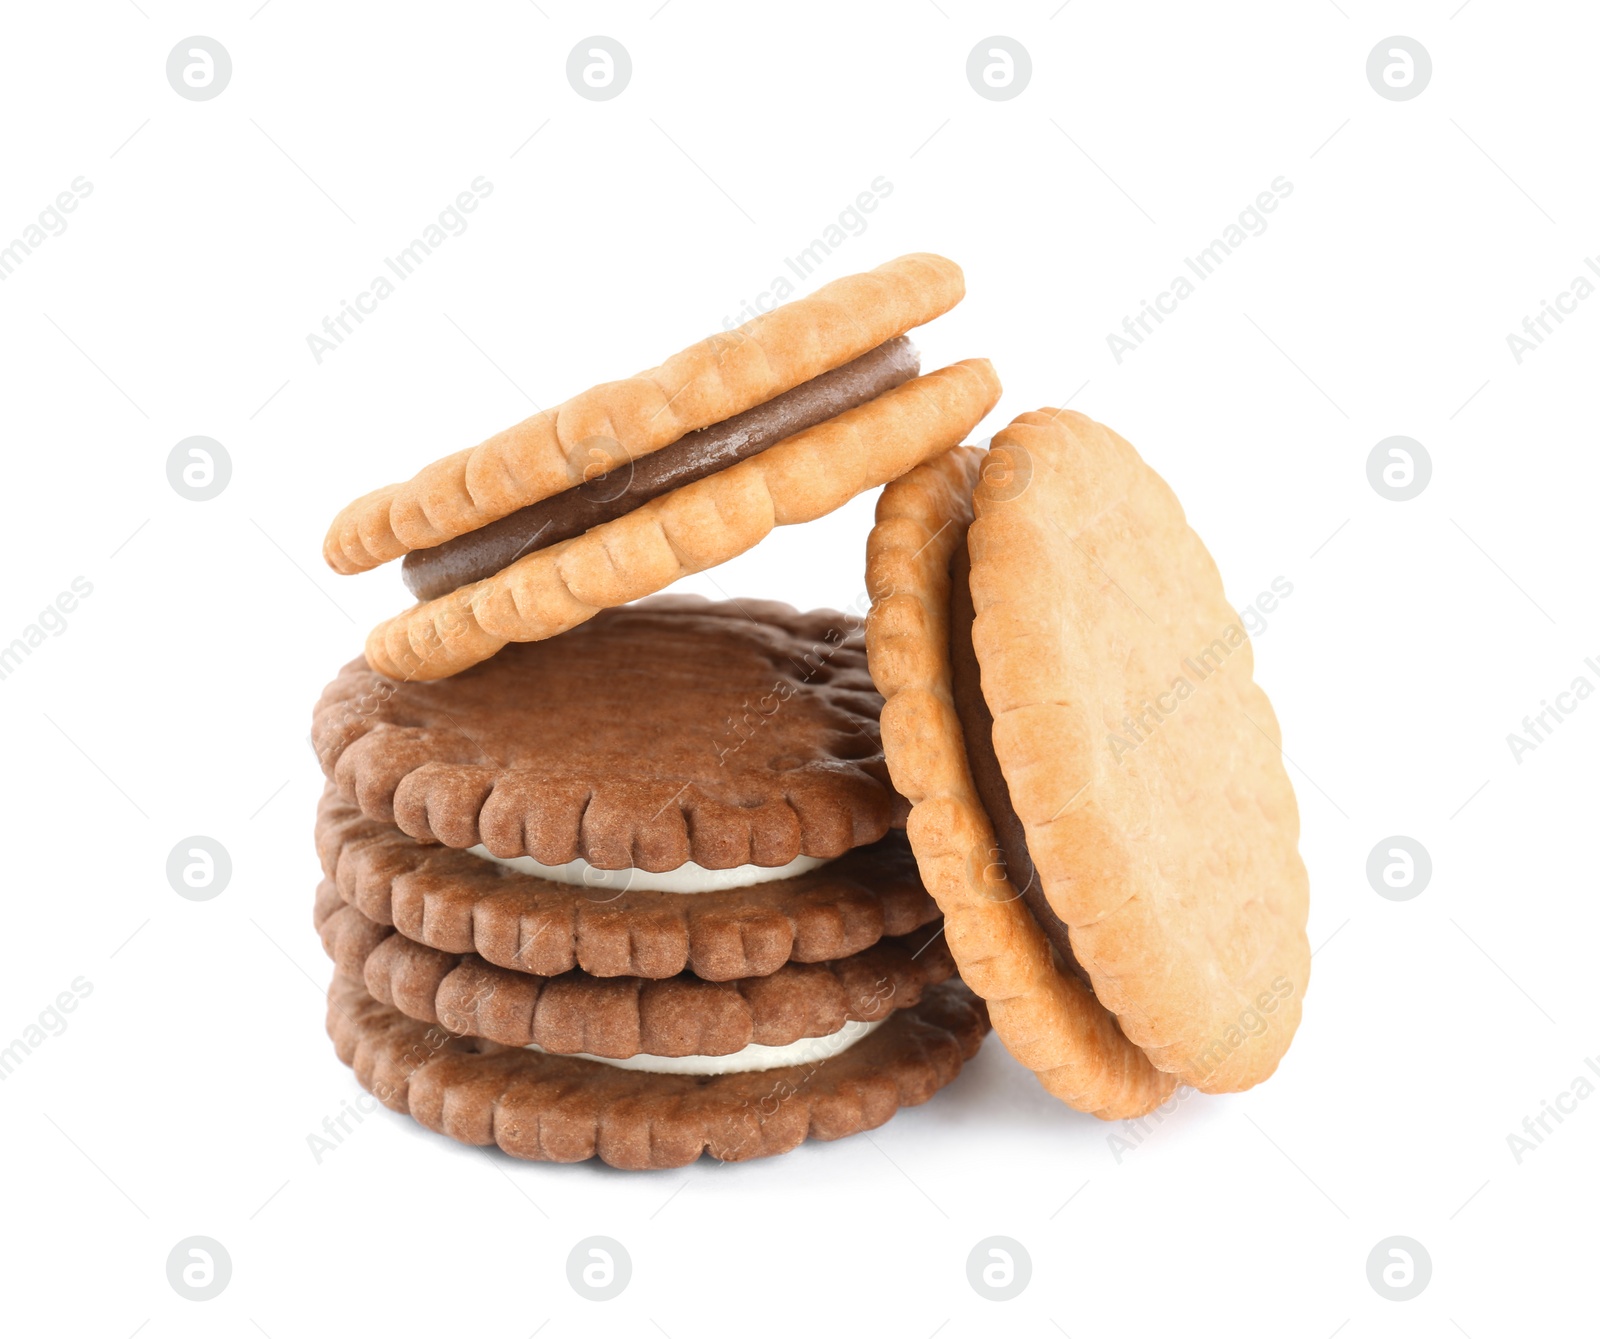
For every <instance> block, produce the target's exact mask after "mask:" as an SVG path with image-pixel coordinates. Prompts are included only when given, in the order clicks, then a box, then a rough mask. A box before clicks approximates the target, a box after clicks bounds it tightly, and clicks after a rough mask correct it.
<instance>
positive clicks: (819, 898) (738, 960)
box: [317, 786, 939, 981]
mask: <svg viewBox="0 0 1600 1339" xmlns="http://www.w3.org/2000/svg"><path fill="white" fill-rule="evenodd" d="M317 850H318V852H319V854H320V856H321V859H322V867H323V872H324V874H325V875H326V877H327V878H328V880H329V881H330V883H331V886H332V887H333V888H334V889H335V890H336V891H337V893H338V895H339V896H340V897H341V898H342V899H343V900H344V901H346V902H348V903H349V904H350V905H351V906H353V907H355V908H356V909H357V910H359V911H360V912H361V913H362V914H363V915H364V916H366V917H368V918H369V919H371V920H373V921H376V922H378V923H380V924H383V925H392V926H394V927H395V928H396V929H398V930H399V931H400V932H401V933H402V934H404V935H406V936H407V937H408V938H410V939H413V940H416V941H417V942H418V943H420V944H426V945H428V946H429V947H431V948H435V949H439V950H440V951H442V952H446V953H476V954H478V955H479V956H480V957H482V958H484V959H485V960H487V961H489V962H492V963H497V964H499V965H500V966H502V967H510V968H513V969H515V970H517V971H522V972H534V973H537V974H539V975H541V976H558V975H560V974H561V973H562V972H568V971H571V970H572V969H573V968H575V967H576V968H582V969H583V970H584V971H585V972H587V973H589V974H590V975H591V976H647V977H656V978H661V977H669V976H676V975H677V974H678V973H679V972H683V971H691V972H693V973H695V975H697V976H699V977H702V978H704V979H705V980H707V981H732V980H735V979H737V978H739V977H743V976H764V975H766V974H767V973H768V972H775V971H777V969H778V968H779V967H781V966H783V964H784V963H786V962H791V961H792V962H825V961H827V960H829V959H831V958H843V957H846V956H848V955H849V954H852V953H859V952H861V950H863V949H865V948H869V947H871V946H872V945H873V944H875V943H877V941H878V940H879V939H881V938H883V937H884V936H886V935H904V934H909V933H910V932H911V931H913V930H916V929H918V928H919V927H921V926H925V925H929V924H931V923H932V922H933V921H935V920H937V919H938V916H939V908H938V905H937V904H936V903H935V902H934V900H933V899H932V898H931V897H929V896H928V894H927V891H926V890H925V889H924V888H923V886H922V879H921V877H920V876H919V875H918V873H917V865H916V861H915V860H914V859H913V858H912V855H911V848H910V846H909V845H908V844H907V842H906V839H905V834H904V833H901V832H895V831H891V832H889V833H887V834H886V835H885V836H884V837H883V838H881V839H880V840H879V841H876V842H874V843H873V844H872V845H870V846H858V847H856V848H855V849H854V850H852V851H847V852H845V854H844V855H842V856H840V857H839V858H838V859H836V860H830V861H827V862H826V863H825V864H822V865H820V866H818V867H817V868H815V869H807V870H804V871H802V872H800V873H797V874H793V875H791V876H790V877H788V878H783V879H767V880H765V881H763V882H760V883H749V884H745V885H744V886H742V887H729V888H721V889H712V890H710V891H707V892H701V893H696V894H695V895H694V896H692V897H686V896H684V895H682V894H681V893H677V892H674V891H672V890H670V889H662V888H636V887H620V888H619V887H615V886H611V883H610V881H609V879H608V876H609V875H610V874H611V873H612V872H611V871H600V870H595V869H590V870H588V871H587V881H585V880H583V879H580V880H579V881H578V882H567V881H564V880H556V879H546V878H542V877H540V876H539V875H537V874H530V873H525V872H524V871H522V870H520V869H518V868H516V867H515V866H514V865H512V864H507V863H504V862H501V861H495V860H484V859H482V858H480V857H479V856H478V855H476V854H473V853H472V852H469V851H458V850H455V849H453V848H451V847H448V846H440V845H436V844H424V843H420V842H417V841H415V840H413V839H412V838H410V837H408V836H406V835H405V833H403V832H401V831H400V830H399V829H398V828H396V827H394V826H393V825H392V824H389V823H378V822H375V821H374V820H372V819H370V818H367V817H366V816H365V815H364V814H362V813H361V811H360V810H359V809H357V808H356V807H355V806H354V805H352V804H349V803H347V802H346V801H344V800H343V799H341V798H340V797H339V794H338V792H337V791H336V790H334V789H333V788H332V787H331V786H330V787H329V789H328V791H327V793H326V794H325V795H324V796H323V799H322V803H321V806H320V807H319V809H318V811H317ZM624 881H627V880H626V877H625V879H624Z"/></svg>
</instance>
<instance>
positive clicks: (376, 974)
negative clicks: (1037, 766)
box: [317, 881, 955, 1060]
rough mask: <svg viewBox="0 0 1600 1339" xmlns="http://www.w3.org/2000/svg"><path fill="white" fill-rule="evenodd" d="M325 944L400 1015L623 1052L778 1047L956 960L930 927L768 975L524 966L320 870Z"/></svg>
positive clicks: (886, 998)
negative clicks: (400, 922) (607, 973)
mask: <svg viewBox="0 0 1600 1339" xmlns="http://www.w3.org/2000/svg"><path fill="white" fill-rule="evenodd" d="M317 928H318V930H319V931H320V933H321V935H322V946H323V948H325V949H326V950H327V952H328V956H329V957H330V958H332V959H333V962H334V965H335V966H336V967H337V968H338V969H339V970H340V971H341V972H343V973H344V974H345V975H346V976H349V977H352V978H356V979H359V980H363V981H365V983H366V987H367V991H368V993H370V994H371V995H372V997H373V998H374V999H376V1000H378V1001H380V1002H381V1003H383V1004H391V1005H393V1006H394V1007H395V1008H397V1009H399V1010H400V1012H401V1013H403V1014H405V1015H406V1016H407V1017H408V1018H414V1019H417V1020H418V1021H419V1022H423V1023H441V1024H443V1025H444V1026H445V1027H446V1028H448V1029H449V1030H450V1031H451V1032H456V1033H464V1034H466V1035H468V1036H473V1037H485V1038H487V1039H488V1040H490V1041H497V1042H500V1043H502V1044H503V1045H506V1046H527V1045H530V1044H532V1045H536V1046H542V1047H543V1048H544V1049H545V1050H547V1051H554V1052H557V1053H559V1054H562V1055H570V1054H574V1053H578V1052H582V1053H584V1054H588V1055H603V1056H607V1057H609V1058H612V1059H617V1060H622V1059H626V1058H628V1057H629V1056H634V1055H639V1054H641V1053H642V1054H645V1055H667V1056H683V1055H732V1054H733V1052H735V1051H740V1050H743V1049H744V1048H745V1047H746V1046H750V1045H752V1044H755V1045H760V1046H787V1045H789V1043H791V1042H795V1041H799V1040H800V1039H801V1038H803V1037H825V1036H828V1035H830V1034H831V1033H834V1032H837V1031H838V1030H839V1029H840V1028H842V1027H843V1026H844V1025H845V1024H846V1023H847V1022H849V1021H852V1020H855V1021H859V1022H873V1021H875V1020H877V1019H880V1018H885V1017H887V1016H888V1015H889V1014H891V1013H893V1012H894V1011H895V1010H896V1009H908V1008H910V1007H911V1006H913V1005H915V1004H916V1003H917V1002H918V1001H919V1000H920V999H921V998H922V995H923V992H924V991H925V990H926V989H927V987H929V986H932V985H936V984H937V983H938V982H940V981H945V980H948V979H949V978H950V977H951V976H952V975H954V973H955V963H954V962H953V961H952V960H951V957H950V950H949V949H948V948H946V947H945V944H944V937H943V935H942V934H941V933H940V932H939V931H938V930H932V931H930V930H928V929H926V928H924V929H922V930H919V931H918V932H917V933H916V934H915V935H909V936H906V937H905V938H900V939H884V940H880V941H879V942H878V943H876V944H874V945H873V946H872V947H871V948H869V949H867V950H866V951H865V952H864V953H857V954H855V955H853V956H852V957H848V958H839V959H835V960H834V961H832V962H822V963H812V964H804V963H795V962H789V963H785V964H784V965H783V966H782V967H780V968H779V969H778V970H777V971H776V972H773V973H772V974H771V975H770V976H751V977H745V978H743V979H742V980H738V981H703V980H701V979H700V978H699V977H697V976H692V975H690V974H688V973H683V974H681V975H678V976H674V977H668V978H667V979H666V980H664V981H652V980H649V979H646V978H643V977H637V976H617V977H596V976H590V975H589V974H588V973H587V972H582V971H577V970H574V971H571V972H565V973H563V974H562V975H560V976H555V977H549V976H531V975H529V974H528V973H526V972H514V971H511V970H510V969H509V968H505V967H496V966H494V965H493V964H492V963H487V962H485V961H484V960H483V959H482V958H480V957H478V955H477V954H475V953H467V954H459V953H441V952H440V951H439V950H438V949H433V948H428V947H427V946H426V945H423V944H418V943H416V942H414V941H413V940H410V939H407V938H406V937H405V936H404V935H402V934H399V933H397V932H396V931H395V930H393V929H391V928H390V927H388V926H384V925H379V924H378V923H377V922H376V921H370V920H368V919H367V918H366V917H365V916H363V915H362V914H361V913H360V912H359V911H357V910H356V909H355V908H354V907H352V906H349V905H348V904H346V903H345V902H344V901H343V899H341V898H340V897H339V894H338V892H337V891H336V890H335V889H334V887H333V885H332V884H330V883H328V882H327V881H324V882H323V884H322V886H321V887H320V888H319V889H318V890H317Z"/></svg>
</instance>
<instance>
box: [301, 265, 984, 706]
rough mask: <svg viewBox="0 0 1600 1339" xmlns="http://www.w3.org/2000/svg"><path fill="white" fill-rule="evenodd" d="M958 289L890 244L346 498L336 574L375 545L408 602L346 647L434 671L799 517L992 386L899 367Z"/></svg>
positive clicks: (851, 486)
mask: <svg viewBox="0 0 1600 1339" xmlns="http://www.w3.org/2000/svg"><path fill="white" fill-rule="evenodd" d="M964 291H965V289H964V281H963V279H962V275H961V269H960V267H959V266H957V265H956V264H955V263H954V262H952V261H949V260H946V259H944V258H943V257H941V256H934V255H926V254H916V255H909V256H902V257H900V258H899V259H898V260H893V261H890V262H889V263H888V264H886V265H882V266H879V267H878V268H877V269H875V270H872V271H869V272H868V273H866V274H858V275H852V276H850V277H848V278H844V279H838V280H835V281H834V282H832V283H830V284H827V285H825V286H824V287H822V288H820V289H818V290H817V292H815V293H813V294H811V295H809V296H807V297H804V298H800V299H798V300H796V301H794V302H791V303H787V304H786V305H784V306H782V307H779V308H777V309H775V310H774V311H771V312H768V313H766V314H765V315H762V316H758V317H757V318H756V319H754V320H753V321H750V322H748V323H746V324H745V325H743V326H740V327H739V328H738V329H736V330H732V331H728V332H724V333H719V334H716V335H712V336H711V337H709V338H707V339H704V340H701V341H700V342H699V343H697V344H694V345H692V346H691V347H689V348H688V349H685V350H684V351H683V352H681V353H679V354H676V355H675V356H673V357H672V358H669V359H668V360H667V361H666V362H665V363H663V364H661V366H659V367H656V368H652V369H650V370H649V371H647V372H643V373H640V374H639V375H637V376H634V377H630V378H628V379H627V380H624V381H613V382H607V383H605V384H603V385H600V386H596V387H594V388H593V389H592V390H589V391H585V392H584V393H583V394H581V395H578V396H576V397H574V398H573V399H571V400H568V401H567V402H566V403H564V404H561V405H558V406H557V407H556V408H554V409H551V410H548V411H545V412H541V413H539V414H536V415H534V416H533V417H532V418H529V419H526V420H525V421H523V422H522V423H519V424H517V425H516V426H515V427H513V428H509V429H507V430H506V431H504V432H502V433H499V434H498V435H496V436H494V437H491V438H490V439H489V440H488V441H486V442H484V443H482V444H481V445H479V446H476V447H473V448H471V449H470V450H466V451H460V452H457V453H456V454H454V455H451V456H447V457H445V458H444V459H443V460H440V461H436V462H435V463H434V464H432V465H430V466H428V467H427V468H426V469H424V470H422V471H421V473H419V474H418V475H416V477H415V478H413V479H411V480H410V481H409V482H407V483H402V484H392V485H390V486H388V487H386V488H380V489H378V490H377V491H376V492H373V493H369V494H367V495H366V496H365V497H362V498H359V499H357V500H356V501H355V502H352V503H351V504H350V505H349V506H347V507H346V508H345V509H344V510H343V511H342V512H340V513H339V515H338V516H337V517H336V518H335V520H334V522H333V525H332V527H331V528H330V529H329V531H328V535H327V538H326V540H325V541H324V544H323V554H324V557H325V558H326V559H327V561H328V563H329V565H330V566H331V567H333V568H334V570H336V571H338V572H345V573H350V572H361V571H366V570H368V569H370V568H373V567H376V566H378V565H380V564H382V563H386V562H389V561H391V560H392V559H395V558H402V557H403V558H404V559H405V562H404V563H403V564H402V567H403V571H404V576H405V580H406V583H407V585H408V587H409V588H410V590H411V591H412V593H413V594H414V595H416V596H417V597H418V600H419V603H418V604H416V605H414V606H413V607H412V608H411V609H409V610H407V611H406V612H405V613H402V614H400V615H398V616H396V617H394V618H391V619H389V620H388V621H387V622H385V623H383V624H380V625H379V626H378V627H377V628H376V629H374V630H373V632H372V633H371V635H370V636H369V637H368V639H367V646H366V653H367V660H368V662H369V663H370V664H371V666H372V667H373V668H374V669H375V670H377V671H378V672H380V673H382V674H385V675H387V676H389V677H391V678H397V679H437V678H442V677H445V676H447V675H450V674H454V673H457V672H458V671H460V670H462V669H465V668H466V667H467V666H469V665H473V664H476V663H478V662H479V661H482V660H484V659H485V658H487V657H488V656H491V655H493V654H494V653H495V652H496V651H498V650H499V649H500V648H501V647H502V646H504V645H505V644H506V643H508V642H528V641H538V640H541V639H544V638H548V637H553V636H555V635H556V634H557V633H560V632H564V631H565V630H567V629H568V628H572V627H575V626H576V625H577V624H579V623H581V622H583V621H584V620H585V619H587V618H590V617H592V616H593V615H594V614H595V612H596V611H597V610H600V609H605V608H611V607H614V606H616V605H620V604H624V603H627V602H628V601H630V600H635V599H638V598H640V597H642V596H646V595H650V594H652V593H654V592H656V591H659V590H661V589H663V588H664V587H665V586H667V585H669V584H670V583H672V582H673V581H676V580H677V579H678V578H680V577H682V576H685V575H687V574H689V573H691V572H698V571H703V570H704V569H706V568H708V567H713V566H715V565H716V564H718V563H722V562H726V561H727V560H728V559H730V558H732V557H735V556H736V555H738V554H740V553H742V552H744V551H745V550H746V549H748V548H750V547H752V546H753V545H755V544H756V543H758V542H759V541H760V540H761V539H762V538H764V537H765V536H766V535H767V534H768V533H769V532H770V531H771V530H772V528H773V527H774V526H777V525H792V524H795V523H798V522H803V521H809V520H813V519H815V518H816V517H818V516H821V515H823V514H825V513H827V512H830V511H833V510H835V509H836V508H838V507H840V506H842V505H843V504H844V503H845V502H847V501H849V500H850V499H851V498H852V497H854V496H855V495H856V494H858V493H861V492H865V491H866V490H868V489H871V488H876V487H877V486H879V485H880V484H883V483H886V482H888V481H889V480H890V479H893V478H897V477H898V476H899V475H901V474H904V473H905V472H906V471H907V470H909V469H911V468H913V467H914V466H916V465H917V464H919V463H920V462H922V461H924V460H927V459H929V458H930V457H932V456H934V455H937V454H938V453H940V452H942V451H944V450H947V449H948V448H950V447H952V446H955V445H956V444H958V443H959V442H960V441H961V440H962V439H963V438H964V437H965V436H966V434H967V433H968V432H969V431H970V430H971V429H972V428H973V427H974V426H975V425H976V424H977V422H978V421H979V420H980V419H981V418H982V417H983V416H984V415H985V414H986V413H988V412H989V410H990V409H991V408H993V406H994V404H995V401H996V400H997V399H998V398H999V393H1000V385H999V382H998V380H997V379H996V377H995V374H994V370H993V369H992V368H991V367H990V366H989V364H988V363H987V362H986V361H984V360H982V359H971V360H968V361H965V362H959V363H955V364H952V365H951V366H948V367H944V368H941V369H940V370H938V371H935V372H931V373H928V374H927V375H923V376H919V375H918V370H919V359H918V355H917V353H916V350H915V349H913V348H912V347H911V344H910V342H909V340H907V339H906V338H905V335H906V332H907V331H908V330H911V329H913V328H914V327H916V326H919V325H922V324H923V323H925V322H927V321H930V320H932V319H933V318H934V317H936V316H939V315H941V314H942V313H943V312H945V311H948V310H949V309H950V308H951V307H953V306H954V305H955V304H956V303H957V302H958V301H960V299H961V297H962V294H963V292H964Z"/></svg>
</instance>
